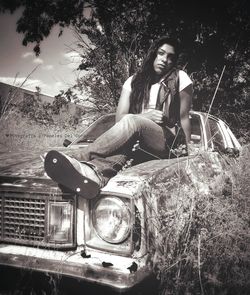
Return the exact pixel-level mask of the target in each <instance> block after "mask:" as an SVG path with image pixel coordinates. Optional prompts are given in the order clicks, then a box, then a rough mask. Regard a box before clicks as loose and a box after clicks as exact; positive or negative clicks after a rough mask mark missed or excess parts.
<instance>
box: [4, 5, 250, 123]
mask: <svg viewBox="0 0 250 295" xmlns="http://www.w3.org/2000/svg"><path fill="white" fill-rule="evenodd" d="M62 1H63V0H54V1H48V0H46V1H45V2H46V4H48V5H47V6H48V8H44V7H45V6H46V5H44V1H43V4H35V2H37V1H35V2H34V1H24V0H23V1H21V0H19V1H18V0H15V1H14V0H13V1H12V2H9V1H8V2H7V1H4V5H1V7H3V8H4V9H7V8H8V9H11V10H12V11H13V10H14V9H15V8H16V7H17V3H18V4H19V5H20V4H23V5H24V6H25V10H24V13H23V16H22V20H21V21H20V20H19V23H18V26H17V29H18V31H20V32H24V33H25V38H24V44H27V42H37V43H38V44H39V42H41V40H42V39H43V37H45V36H47V35H48V34H49V31H50V28H51V26H53V25H54V24H59V25H60V26H61V28H62V29H63V26H66V25H69V24H73V25H74V27H75V30H76V35H77V36H78V39H79V42H78V48H77V50H78V51H79V52H80V54H81V55H82V58H83V59H82V63H81V65H80V67H79V70H87V71H88V73H87V75H84V77H83V78H80V79H78V80H77V81H76V85H75V86H74V87H73V90H76V89H77V90H80V91H83V90H87V91H88V93H89V94H90V95H89V100H90V101H91V102H93V103H94V104H95V106H96V109H97V110H98V111H101V110H103V111H105V112H106V111H108V110H112V109H114V107H115V105H116V104H117V101H118V98H119V93H120V89H121V85H122V83H123V82H124V80H125V79H126V78H127V77H128V76H129V75H131V74H132V73H134V72H135V70H136V69H137V67H138V65H139V64H140V62H141V60H142V57H143V56H144V55H145V52H146V51H147V49H148V48H149V46H150V44H151V42H152V40H153V39H155V38H157V37H159V36H162V35H169V36H174V37H176V38H177V39H178V40H179V41H180V42H181V44H182V50H181V52H182V54H181V57H182V58H181V65H182V66H183V67H185V70H186V71H187V72H188V73H189V74H190V75H191V77H192V78H193V80H194V86H195V87H194V88H195V93H194V100H193V107H194V109H196V110H203V111H208V109H209V105H210V103H211V98H212V96H213V93H214V90H215V88H216V86H217V83H218V79H219V76H220V73H221V70H222V68H223V66H224V65H226V70H225V73H224V76H223V78H222V81H221V84H220V87H219V89H218V93H217V96H216V99H215V101H214V106H213V107H212V108H211V111H212V113H214V114H219V115H220V116H222V117H224V118H226V119H227V118H230V119H232V118H233V117H237V120H236V121H239V119H241V116H242V114H244V116H245V115H246V116H249V107H247V102H248V100H249V94H248V93H249V86H248V84H249V83H248V82H249V81H248V80H249V78H248V77H249V70H250V60H249V57H248V56H249V53H250V46H249V45H250V44H249V38H248V36H249V35H250V26H249V23H250V21H249V15H250V13H249V4H248V1H247V0H240V1H238V0H228V1H226V0H221V1H216V0H211V1H209V2H206V3H204V2H201V1H198V0H191V1H188V2H187V1H184V0H177V1H165V0H156V1H155V0H140V1H133V0H119V1H116V0H89V1H88V3H85V13H84V14H82V8H83V2H82V1H76V0H75V1H69V0H68V1H63V5H61V4H62ZM10 3H14V4H15V5H14V4H12V5H11V4H10ZM86 7H87V8H86ZM65 9H67V12H65ZM87 9H88V13H86V12H87ZM52 10H53V11H52ZM25 11H27V12H25ZM28 11H29V13H28ZM31 11H32V12H34V13H35V14H34V15H35V16H36V17H38V18H37V20H31V19H29V16H30V12H31ZM89 11H90V13H89ZM58 15H59V16H60V17H59V16H58ZM38 25H39V26H41V28H39V31H38V29H37V28H36V27H39V26H38ZM84 36H87V37H88V40H89V41H86V38H85V37H84ZM37 53H39V50H38V51H37ZM246 110H247V111H246ZM232 114H233V116H232ZM239 116H240V117H239ZM233 126H235V124H234V123H233ZM246 127H247V126H246Z"/></svg>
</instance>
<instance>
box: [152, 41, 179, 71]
mask: <svg viewBox="0 0 250 295" xmlns="http://www.w3.org/2000/svg"><path fill="white" fill-rule="evenodd" d="M174 61H175V50H174V47H173V46H171V45H168V44H163V45H162V46H161V47H159V48H158V50H157V52H156V58H155V60H154V63H153V67H154V71H155V73H156V74H157V75H159V76H163V75H165V74H166V73H167V72H168V71H169V70H170V69H171V68H172V67H173V66H174Z"/></svg>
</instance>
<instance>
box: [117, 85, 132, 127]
mask: <svg viewBox="0 0 250 295" xmlns="http://www.w3.org/2000/svg"><path fill="white" fill-rule="evenodd" d="M130 93H131V92H130V91H129V90H127V89H124V88H122V92H121V96H120V99H119V103H118V106H117V109H116V116H115V120H116V122H118V121H120V120H121V118H122V117H123V116H124V115H126V114H128V112H129V107H130Z"/></svg>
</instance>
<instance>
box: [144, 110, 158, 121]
mask: <svg viewBox="0 0 250 295" xmlns="http://www.w3.org/2000/svg"><path fill="white" fill-rule="evenodd" d="M141 116H143V117H144V118H147V119H150V120H152V121H153V122H155V123H157V124H161V123H163V112H162V111H158V110H151V111H149V112H146V113H143V114H141Z"/></svg>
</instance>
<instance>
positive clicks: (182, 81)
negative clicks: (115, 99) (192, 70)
mask: <svg viewBox="0 0 250 295" xmlns="http://www.w3.org/2000/svg"><path fill="white" fill-rule="evenodd" d="M132 78H133V76H130V77H129V78H128V79H127V80H126V81H125V83H124V84H123V89H125V90H127V91H129V92H131V81H132ZM192 83H193V82H192V80H191V79H190V78H189V76H188V75H187V73H186V72H184V71H182V70H180V71H179V92H181V91H182V90H183V89H185V88H186V87H187V86H189V85H191V84H192ZM160 85H161V81H159V82H157V83H155V84H152V86H151V88H150V94H149V103H148V107H147V110H146V109H145V110H144V107H143V112H145V111H149V110H151V109H155V105H156V101H157V95H158V91H159V88H160Z"/></svg>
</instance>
